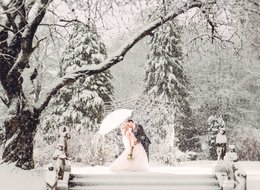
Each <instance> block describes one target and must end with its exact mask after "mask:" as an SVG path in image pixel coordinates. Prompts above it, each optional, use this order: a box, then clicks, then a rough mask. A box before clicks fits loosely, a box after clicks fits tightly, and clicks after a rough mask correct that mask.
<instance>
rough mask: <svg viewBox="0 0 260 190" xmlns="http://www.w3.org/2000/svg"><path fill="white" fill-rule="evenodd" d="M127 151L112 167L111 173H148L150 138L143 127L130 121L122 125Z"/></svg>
mask: <svg viewBox="0 0 260 190" xmlns="http://www.w3.org/2000/svg"><path fill="white" fill-rule="evenodd" d="M121 130H122V134H123V143H124V146H125V150H124V151H123V152H122V154H121V155H120V156H119V157H118V158H117V159H116V160H115V161H114V162H113V164H112V165H111V166H110V170H111V171H121V170H127V171H146V170H148V159H149V145H150V144H151V142H150V140H149V138H148V137H147V136H146V134H145V132H144V129H143V126H141V125H138V124H135V123H134V122H133V120H131V119H129V120H127V122H125V123H124V124H123V125H122V128H121Z"/></svg>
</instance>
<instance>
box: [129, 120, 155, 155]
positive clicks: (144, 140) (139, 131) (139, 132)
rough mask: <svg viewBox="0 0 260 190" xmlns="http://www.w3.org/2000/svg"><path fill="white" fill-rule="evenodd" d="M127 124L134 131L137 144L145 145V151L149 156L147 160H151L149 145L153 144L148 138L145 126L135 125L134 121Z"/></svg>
mask: <svg viewBox="0 0 260 190" xmlns="http://www.w3.org/2000/svg"><path fill="white" fill-rule="evenodd" d="M127 124H128V125H129V126H130V127H131V128H132V129H133V133H134V135H135V137H136V138H137V142H136V143H141V144H142V145H143V147H144V150H145V152H146V154H147V158H148V160H149V145H150V144H151V141H150V140H149V138H148V137H147V136H146V134H145V132H144V128H143V126H142V125H139V124H135V123H134V121H133V120H132V119H129V120H127Z"/></svg>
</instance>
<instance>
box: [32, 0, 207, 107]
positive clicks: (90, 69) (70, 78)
mask: <svg viewBox="0 0 260 190" xmlns="http://www.w3.org/2000/svg"><path fill="white" fill-rule="evenodd" d="M201 6H203V2H201V1H192V0H191V1H188V2H187V3H184V4H183V5H182V6H181V7H179V9H177V10H175V11H173V12H170V13H169V14H167V15H166V16H164V17H163V18H160V19H158V20H156V21H154V22H151V23H150V24H149V25H147V26H146V27H144V28H143V29H142V30H140V32H139V33H137V34H136V35H134V36H133V37H132V38H130V39H129V40H128V41H127V42H126V43H125V44H123V45H122V46H121V48H119V50H118V51H116V52H115V53H114V54H113V55H112V56H110V57H108V58H107V59H106V60H105V61H103V62H102V63H101V64H99V65H93V66H85V67H82V68H81V69H78V70H76V71H74V72H72V73H70V74H67V75H65V76H64V77H62V78H60V79H59V80H60V81H58V82H57V83H56V84H55V85H54V86H53V87H51V88H50V89H49V90H48V92H47V93H46V95H45V96H44V97H42V99H41V101H40V102H38V103H37V104H36V105H35V109H36V111H39V112H41V111H43V110H44V109H45V107H46V106H47V105H48V104H49V101H50V100H51V98H52V96H53V95H54V94H56V93H57V92H58V90H59V89H61V88H62V87H64V86H65V85H67V84H68V83H71V82H74V81H76V80H77V79H78V78H80V77H86V76H90V75H93V74H97V73H100V72H103V71H105V70H107V69H109V68H110V67H112V66H113V65H115V64H117V63H119V62H120V61H122V60H123V58H124V56H125V55H126V53H127V52H128V51H129V50H130V49H131V48H132V47H133V46H134V45H135V44H136V43H137V42H139V41H140V40H141V39H143V38H144V37H145V36H147V35H149V34H150V33H151V32H152V31H154V30H155V29H156V28H158V27H159V26H161V25H163V24H164V23H166V22H167V21H169V20H171V19H174V18H176V17H177V16H178V15H180V14H182V13H184V12H185V11H187V10H190V9H192V8H195V7H197V8H200V7H201Z"/></svg>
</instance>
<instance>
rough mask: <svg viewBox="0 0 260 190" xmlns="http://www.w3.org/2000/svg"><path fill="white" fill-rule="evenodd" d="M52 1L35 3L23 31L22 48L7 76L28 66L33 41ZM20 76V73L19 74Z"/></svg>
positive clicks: (46, 0) (45, 0) (44, 0)
mask: <svg viewBox="0 0 260 190" xmlns="http://www.w3.org/2000/svg"><path fill="white" fill-rule="evenodd" d="M51 1H52V0H41V1H40V3H39V4H38V3H35V4H34V5H33V7H32V8H31V10H32V12H33V13H34V14H33V15H31V17H30V18H29V19H28V24H27V25H26V26H25V29H24V31H23V33H22V42H21V43H22V50H21V51H20V53H19V55H18V58H17V60H16V61H15V63H14V65H13V67H12V68H11V69H10V71H9V72H8V74H7V78H8V77H10V76H12V74H13V73H14V72H17V71H18V69H19V70H20V71H22V70H23V69H24V68H25V67H26V66H27V64H28V61H29V57H30V56H31V54H32V52H33V48H32V41H33V38H34V35H35V33H36V31H37V28H38V26H39V24H40V23H41V21H42V19H43V17H44V15H45V12H46V8H47V6H48V4H49V3H50V2H51ZM18 76H20V75H19V74H18Z"/></svg>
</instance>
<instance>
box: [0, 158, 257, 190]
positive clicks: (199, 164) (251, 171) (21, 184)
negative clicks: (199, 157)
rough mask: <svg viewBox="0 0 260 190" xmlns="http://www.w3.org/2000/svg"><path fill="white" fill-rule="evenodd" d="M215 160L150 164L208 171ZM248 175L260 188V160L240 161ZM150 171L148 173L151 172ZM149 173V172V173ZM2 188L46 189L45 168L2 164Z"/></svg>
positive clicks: (252, 186)
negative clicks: (172, 164)
mask: <svg viewBox="0 0 260 190" xmlns="http://www.w3.org/2000/svg"><path fill="white" fill-rule="evenodd" d="M214 163H215V162H213V161H194V162H183V163H179V165H178V166H176V167H168V166H158V165H155V164H150V165H151V167H150V171H149V172H151V173H152V172H165V173H168V172H170V173H182V174H183V173H187V174H188V173H208V172H211V171H212V166H213V165H214ZM239 163H240V165H241V167H242V168H243V169H244V170H245V171H246V173H247V175H248V177H247V179H248V181H247V187H248V188H247V190H259V187H260V162H239ZM72 169H73V172H77V173H78V172H82V173H85V172H90V173H109V171H108V167H107V166H96V167H72ZM149 172H148V173H149ZM148 175H149V174H148ZM0 190H45V169H44V168H36V169H34V170H30V171H25V170H21V169H19V168H16V167H14V166H13V165H7V164H2V165H0Z"/></svg>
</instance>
